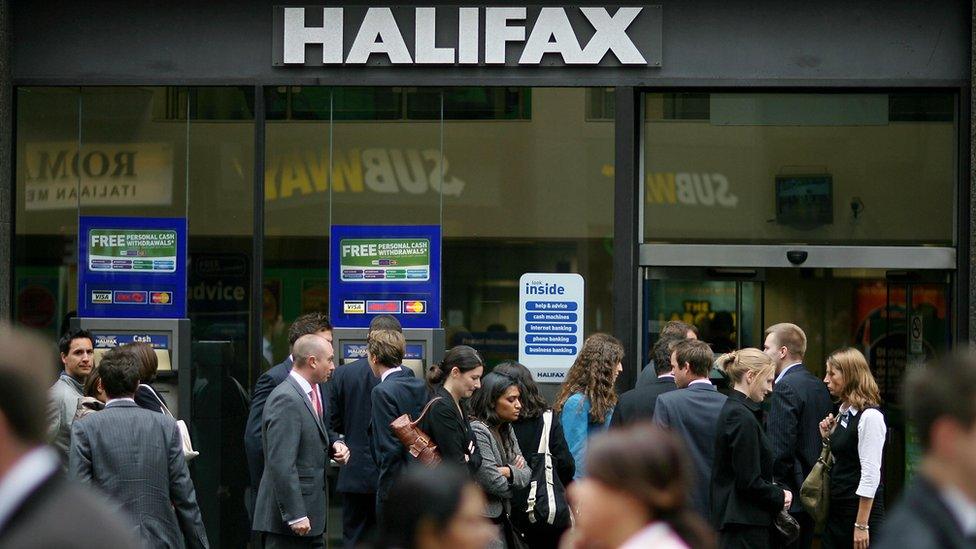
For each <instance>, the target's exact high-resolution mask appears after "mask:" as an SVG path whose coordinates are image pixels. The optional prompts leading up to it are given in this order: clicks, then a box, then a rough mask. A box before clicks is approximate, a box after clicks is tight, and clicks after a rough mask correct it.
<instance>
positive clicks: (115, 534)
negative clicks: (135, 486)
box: [0, 468, 140, 549]
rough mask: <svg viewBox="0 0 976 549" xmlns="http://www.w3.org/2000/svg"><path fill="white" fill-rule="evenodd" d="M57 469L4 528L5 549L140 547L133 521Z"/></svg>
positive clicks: (0, 536) (0, 533) (1, 543)
mask: <svg viewBox="0 0 976 549" xmlns="http://www.w3.org/2000/svg"><path fill="white" fill-rule="evenodd" d="M123 519H124V517H123V516H120V515H119V514H118V512H117V511H113V510H112V508H111V507H110V506H109V505H107V504H106V503H105V501H103V500H102V499H99V498H98V497H96V496H95V494H94V493H93V492H92V491H91V490H84V489H83V488H82V487H81V486H78V485H77V484H76V483H74V482H73V481H70V480H68V479H67V478H66V477H65V476H64V474H63V473H62V472H61V471H60V468H58V471H57V472H56V473H54V474H53V475H51V476H50V477H48V478H47V479H46V480H45V481H44V482H42V483H41V484H40V485H39V486H38V487H37V488H35V489H34V491H33V492H31V493H30V494H29V495H28V496H27V498H26V499H24V501H23V502H21V504H20V505H19V506H18V507H17V508H16V509H15V510H14V512H13V514H12V515H10V517H9V518H8V519H7V521H6V522H5V523H4V526H3V528H2V529H0V548H2V549H49V548H51V547H57V548H59V549H87V548H88V547H104V548H107V549H129V548H131V547H139V543H140V542H139V540H138V539H137V538H136V535H135V528H134V527H133V525H132V524H126V523H125V522H123Z"/></svg>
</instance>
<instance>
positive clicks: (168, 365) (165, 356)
mask: <svg viewBox="0 0 976 549" xmlns="http://www.w3.org/2000/svg"><path fill="white" fill-rule="evenodd" d="M91 332H92V335H93V336H94V337H95V365H96V366H97V365H98V363H99V361H100V360H101V359H102V355H104V354H105V353H107V352H108V351H109V349H114V348H116V347H121V346H122V345H127V344H129V343H136V342H140V341H141V342H144V343H148V344H149V345H151V346H152V348H153V350H154V351H156V358H157V359H158V360H159V370H158V371H160V372H169V371H172V370H173V363H172V360H170V350H171V345H172V337H171V335H170V334H169V333H168V332H158V331H143V332H134V331H126V330H91Z"/></svg>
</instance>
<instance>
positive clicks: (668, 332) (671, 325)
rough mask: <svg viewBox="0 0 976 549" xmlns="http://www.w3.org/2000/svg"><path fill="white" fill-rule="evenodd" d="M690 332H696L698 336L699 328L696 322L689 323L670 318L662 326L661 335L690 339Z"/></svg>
mask: <svg viewBox="0 0 976 549" xmlns="http://www.w3.org/2000/svg"><path fill="white" fill-rule="evenodd" d="M688 332H691V333H693V334H695V336H696V337H697V336H698V328H696V327H695V325H694V324H688V323H687V322H682V321H680V320H669V321H667V322H665V323H664V327H662V328H661V337H664V336H679V337H681V339H688Z"/></svg>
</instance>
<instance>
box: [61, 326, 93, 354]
mask: <svg viewBox="0 0 976 549" xmlns="http://www.w3.org/2000/svg"><path fill="white" fill-rule="evenodd" d="M76 339H87V340H88V341H91V344H92V347H94V346H95V338H94V336H92V334H91V332H89V331H88V330H75V331H73V332H68V333H66V334H64V335H63V336H61V339H59V340H58V350H59V351H61V354H62V355H66V354H68V351H70V350H71V342H72V341H74V340H76Z"/></svg>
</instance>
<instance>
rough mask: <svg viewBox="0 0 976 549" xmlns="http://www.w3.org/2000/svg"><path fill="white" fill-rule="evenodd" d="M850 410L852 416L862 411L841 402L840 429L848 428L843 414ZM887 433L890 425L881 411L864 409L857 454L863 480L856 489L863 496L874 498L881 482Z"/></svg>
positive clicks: (859, 426)
mask: <svg viewBox="0 0 976 549" xmlns="http://www.w3.org/2000/svg"><path fill="white" fill-rule="evenodd" d="M848 410H850V412H851V417H852V418H853V417H854V416H856V415H857V414H859V413H861V412H860V410H858V409H857V408H855V407H854V406H850V405H848V404H841V406H840V417H841V419H840V423H839V424H838V425H837V428H838V429H841V428H846V425H845V424H844V419H843V416H844V413H845V412H847V411H848ZM887 434H888V427H887V426H886V425H885V421H884V416H883V415H882V414H881V412H880V411H879V410H878V409H877V408H868V409H867V410H864V412H863V415H862V416H861V420H860V421H859V422H858V423H857V455H858V457H859V458H860V459H861V482H860V483H859V484H858V485H857V490H855V491H854V493H855V494H857V495H858V496H861V497H862V498H874V494H875V492H877V491H878V485H880V484H881V455H882V454H883V453H884V443H885V438H886V436H887Z"/></svg>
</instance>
